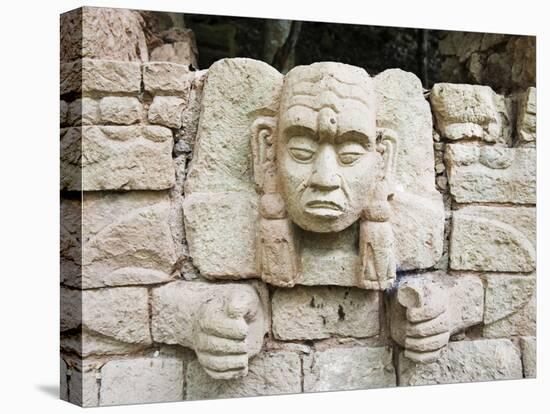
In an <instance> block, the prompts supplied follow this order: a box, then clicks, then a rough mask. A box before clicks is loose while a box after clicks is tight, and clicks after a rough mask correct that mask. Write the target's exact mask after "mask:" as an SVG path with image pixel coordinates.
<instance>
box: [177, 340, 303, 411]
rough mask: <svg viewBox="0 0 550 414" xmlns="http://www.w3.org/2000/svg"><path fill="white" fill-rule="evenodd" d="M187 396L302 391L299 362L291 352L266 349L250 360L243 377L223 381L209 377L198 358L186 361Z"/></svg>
mask: <svg viewBox="0 0 550 414" xmlns="http://www.w3.org/2000/svg"><path fill="white" fill-rule="evenodd" d="M186 390H187V392H186V399H188V400H201V399H210V398H235V397H253V396H258V395H275V394H291V393H299V392H301V363H300V357H299V356H298V354H295V353H293V352H286V351H283V352H266V353H262V354H260V355H258V356H256V357H255V358H253V359H252V360H251V361H250V367H249V372H248V375H247V376H246V377H244V378H241V379H237V380H233V381H223V380H215V379H213V378H211V377H209V376H208V375H207V374H206V372H204V370H203V369H202V368H201V366H200V365H199V363H198V361H193V362H191V363H190V364H189V366H188V369H187V376H186Z"/></svg>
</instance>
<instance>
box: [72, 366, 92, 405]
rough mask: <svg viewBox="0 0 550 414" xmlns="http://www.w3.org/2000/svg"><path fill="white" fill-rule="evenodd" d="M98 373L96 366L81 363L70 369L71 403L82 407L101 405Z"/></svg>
mask: <svg viewBox="0 0 550 414" xmlns="http://www.w3.org/2000/svg"><path fill="white" fill-rule="evenodd" d="M98 377H99V375H98V371H97V369H96V367H95V366H94V364H90V363H87V362H84V363H82V362H79V363H78V364H74V365H73V366H72V367H71V369H70V376H69V401H70V402H72V403H73V404H76V405H79V406H81V407H97V406H98V405H99V382H98Z"/></svg>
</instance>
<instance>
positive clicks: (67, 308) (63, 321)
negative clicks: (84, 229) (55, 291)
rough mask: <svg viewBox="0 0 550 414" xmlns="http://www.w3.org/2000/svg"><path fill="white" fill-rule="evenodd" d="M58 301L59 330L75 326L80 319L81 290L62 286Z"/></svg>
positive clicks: (78, 323)
mask: <svg viewBox="0 0 550 414" xmlns="http://www.w3.org/2000/svg"><path fill="white" fill-rule="evenodd" d="M59 302H60V305H61V307H60V326H59V329H60V330H61V332H63V331H67V330H69V329H75V328H77V327H78V326H79V325H80V322H81V320H82V292H81V291H80V290H76V289H67V288H63V287H62V288H61V290H60V298H59Z"/></svg>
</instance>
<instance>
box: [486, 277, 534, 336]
mask: <svg viewBox="0 0 550 414" xmlns="http://www.w3.org/2000/svg"><path fill="white" fill-rule="evenodd" d="M485 279H486V280H487V288H486V290H485V312H484V316H483V322H484V323H485V324H486V325H489V324H491V323H493V322H496V321H498V320H500V319H502V318H505V317H506V316H509V315H511V314H512V313H515V312H517V311H518V310H520V309H522V308H523V307H525V305H527V303H528V302H529V300H530V299H531V296H532V295H533V294H534V293H535V283H536V280H535V276H533V277H531V276H523V275H518V276H516V275H486V276H485Z"/></svg>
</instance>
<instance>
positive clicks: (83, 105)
mask: <svg viewBox="0 0 550 414" xmlns="http://www.w3.org/2000/svg"><path fill="white" fill-rule="evenodd" d="M98 122H99V105H98V103H97V101H96V100H95V99H92V98H86V97H84V98H82V99H76V100H74V101H73V102H71V103H70V104H69V108H68V112H67V124H69V125H74V126H80V125H94V124H96V123H98Z"/></svg>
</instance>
